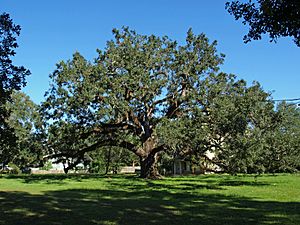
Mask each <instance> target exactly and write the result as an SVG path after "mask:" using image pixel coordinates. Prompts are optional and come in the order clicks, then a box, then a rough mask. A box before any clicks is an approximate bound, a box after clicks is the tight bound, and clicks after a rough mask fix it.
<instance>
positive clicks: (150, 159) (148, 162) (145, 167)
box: [140, 153, 160, 179]
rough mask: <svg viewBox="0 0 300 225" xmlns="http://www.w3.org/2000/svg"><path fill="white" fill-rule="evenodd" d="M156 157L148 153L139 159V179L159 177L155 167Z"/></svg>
mask: <svg viewBox="0 0 300 225" xmlns="http://www.w3.org/2000/svg"><path fill="white" fill-rule="evenodd" d="M156 155H157V153H155V154H153V153H150V154H149V155H148V156H147V157H140V165H141V175H140V177H141V178H150V179H157V178H159V177H160V175H159V173H158V169H157V165H156Z"/></svg>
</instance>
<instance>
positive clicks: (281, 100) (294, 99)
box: [272, 98, 300, 102]
mask: <svg viewBox="0 0 300 225" xmlns="http://www.w3.org/2000/svg"><path fill="white" fill-rule="evenodd" d="M272 101H274V102H283V101H285V102H293V101H300V98H287V99H274V100H272Z"/></svg>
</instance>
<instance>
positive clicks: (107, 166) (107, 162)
mask: <svg viewBox="0 0 300 225" xmlns="http://www.w3.org/2000/svg"><path fill="white" fill-rule="evenodd" d="M110 161H111V147H109V149H108V152H107V155H106V167H105V175H106V174H108V172H109V166H110Z"/></svg>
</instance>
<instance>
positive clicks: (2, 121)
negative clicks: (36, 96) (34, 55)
mask: <svg viewBox="0 0 300 225" xmlns="http://www.w3.org/2000/svg"><path fill="white" fill-rule="evenodd" d="M20 31H21V27H20V26H19V25H15V24H14V23H13V21H12V19H11V18H10V16H9V14H7V13H3V14H1V15H0V159H1V160H4V158H5V157H6V155H7V154H8V152H9V151H10V146H13V145H14V144H15V141H16V137H15V135H14V132H13V129H12V128H11V127H9V126H8V124H7V121H6V120H7V118H8V117H9V114H10V112H9V110H7V108H6V103H7V102H8V101H11V94H12V92H13V91H14V90H20V89H21V87H23V86H24V85H25V77H26V76H27V75H29V74H30V72H29V70H27V69H25V68H24V67H23V66H15V65H13V62H12V57H13V56H14V55H15V54H16V52H15V49H16V48H17V47H18V44H17V42H16V38H17V36H18V35H19V34H20ZM4 161H5V160H4Z"/></svg>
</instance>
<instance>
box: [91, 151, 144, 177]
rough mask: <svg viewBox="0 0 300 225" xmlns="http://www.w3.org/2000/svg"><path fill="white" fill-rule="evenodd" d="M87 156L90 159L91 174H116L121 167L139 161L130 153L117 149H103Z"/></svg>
mask: <svg viewBox="0 0 300 225" xmlns="http://www.w3.org/2000/svg"><path fill="white" fill-rule="evenodd" d="M89 155H90V157H91V159H92V162H91V163H90V168H89V170H90V172H93V173H103V174H108V173H109V172H113V173H118V172H119V170H120V169H121V167H122V166H132V164H133V163H136V162H138V160H139V159H138V158H137V157H136V155H135V154H133V153H132V152H130V151H127V150H126V149H124V148H118V147H103V148H100V149H99V150H96V151H93V152H91V153H90V154H89Z"/></svg>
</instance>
